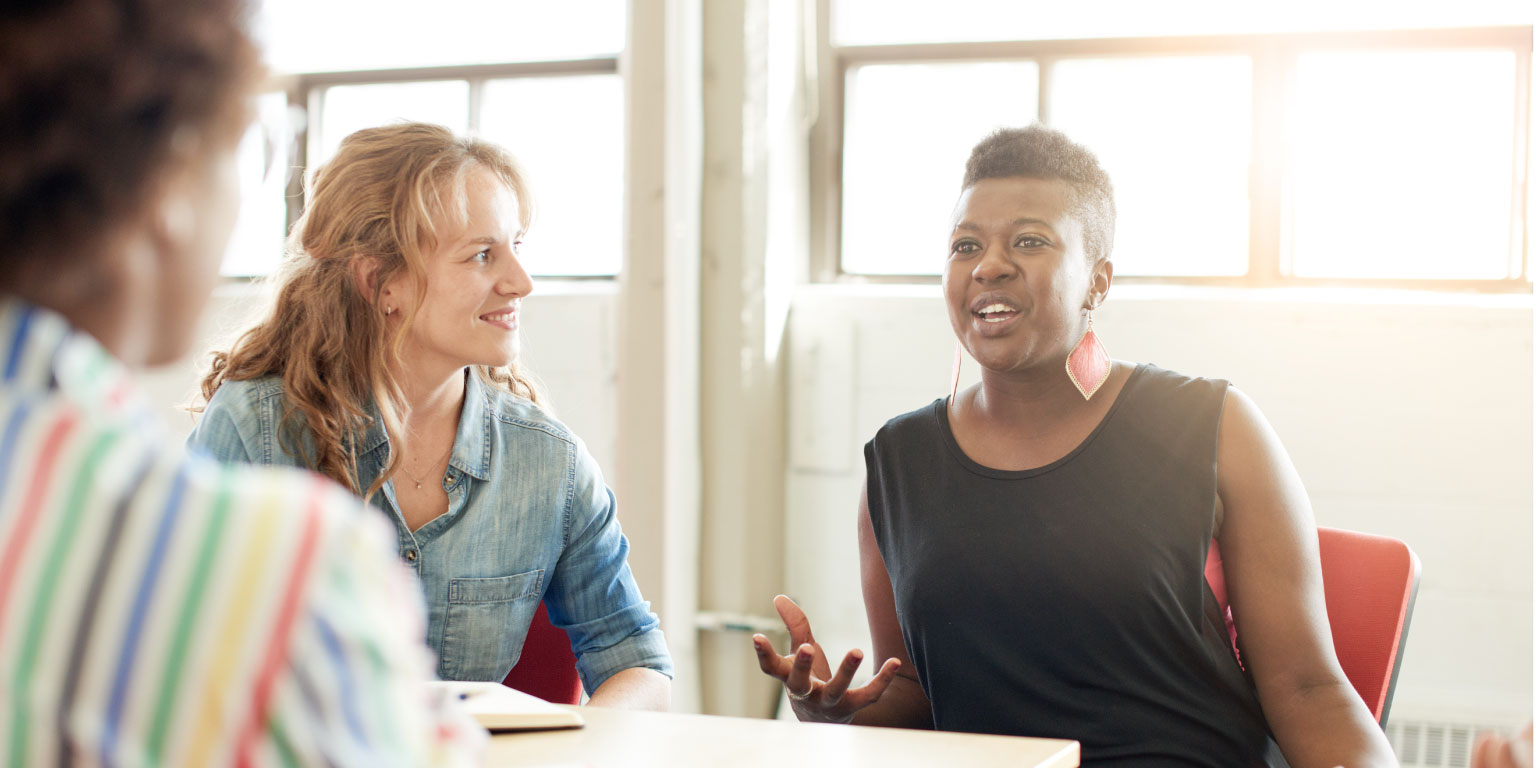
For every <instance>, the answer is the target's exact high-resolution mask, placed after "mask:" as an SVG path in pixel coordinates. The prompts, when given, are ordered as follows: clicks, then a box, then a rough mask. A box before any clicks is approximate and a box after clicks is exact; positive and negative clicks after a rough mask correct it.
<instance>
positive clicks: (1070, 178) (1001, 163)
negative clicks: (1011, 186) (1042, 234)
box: [960, 123, 1115, 264]
mask: <svg viewBox="0 0 1536 768" xmlns="http://www.w3.org/2000/svg"><path fill="white" fill-rule="evenodd" d="M1015 176H1022V177H1025V178H1032V179H1046V180H1055V181H1063V182H1066V183H1067V185H1068V186H1069V187H1071V189H1072V199H1071V201H1070V204H1071V205H1072V212H1073V214H1074V215H1075V216H1077V217H1078V220H1079V221H1081V222H1082V224H1083V247H1084V250H1086V251H1087V255H1088V260H1089V262H1090V263H1092V264H1098V263H1099V262H1101V261H1104V260H1106V259H1108V258H1109V254H1110V251H1111V250H1113V248H1114V245H1115V188H1114V185H1113V184H1112V183H1111V182H1110V180H1109V174H1108V173H1106V172H1105V171H1104V168H1103V167H1101V166H1100V165H1099V158H1098V157H1096V156H1094V154H1093V152H1092V150H1089V149H1088V148H1087V147H1085V146H1083V145H1081V144H1078V143H1077V142H1074V141H1072V140H1071V139H1069V138H1067V135H1066V134H1065V133H1062V132H1061V131H1058V130H1056V129H1054V128H1047V127H1045V126H1044V125H1041V124H1039V123H1035V124H1034V125H1031V126H1029V127H1027V128H1000V129H998V130H996V131H993V132H992V133H991V134H990V135H989V136H987V137H986V138H985V139H982V140H981V142H980V143H978V144H977V145H976V146H975V147H974V148H973V149H971V157H970V159H969V160H967V161H966V163H965V182H964V183H963V184H961V187H960V188H961V189H970V188H971V187H972V186H975V184H976V182H978V181H981V180H982V179H1004V178H1009V177H1015Z"/></svg>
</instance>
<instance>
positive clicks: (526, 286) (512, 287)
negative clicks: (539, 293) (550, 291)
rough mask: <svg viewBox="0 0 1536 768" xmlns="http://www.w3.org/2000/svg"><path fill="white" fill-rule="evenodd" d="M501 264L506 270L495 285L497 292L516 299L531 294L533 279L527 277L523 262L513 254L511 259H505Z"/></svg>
mask: <svg viewBox="0 0 1536 768" xmlns="http://www.w3.org/2000/svg"><path fill="white" fill-rule="evenodd" d="M502 263H503V264H505V265H506V269H505V270H503V271H502V274H501V279H500V280H499V281H497V283H496V290H497V291H498V292H500V293H501V294H503V295H506V296H516V297H518V298H522V297H524V296H527V295H528V294H530V293H533V278H532V277H530V276H529V275H528V270H526V269H524V268H523V261H522V259H519V258H518V257H517V254H516V253H515V252H514V253H513V254H512V256H511V258H508V259H505V260H504V261H503V262H502Z"/></svg>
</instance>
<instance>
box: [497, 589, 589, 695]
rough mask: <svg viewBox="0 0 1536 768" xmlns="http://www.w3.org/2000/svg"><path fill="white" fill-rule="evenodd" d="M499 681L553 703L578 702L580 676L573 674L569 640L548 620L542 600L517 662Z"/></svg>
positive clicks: (546, 609) (574, 669) (574, 660)
mask: <svg viewBox="0 0 1536 768" xmlns="http://www.w3.org/2000/svg"><path fill="white" fill-rule="evenodd" d="M501 684H502V685H505V686H507V687H508V688H516V689H517V690H519V691H522V692H523V693H529V694H533V695H534V696H537V697H539V698H541V699H543V700H545V701H549V702H553V703H555V704H580V703H581V677H580V676H578V675H577V674H576V654H575V653H574V652H572V651H571V639H570V637H568V636H567V635H566V634H565V630H563V629H561V628H559V627H557V626H555V625H554V624H551V623H550V621H549V609H548V608H547V607H545V605H544V604H543V603H539V610H538V612H536V613H534V615H533V622H532V623H530V624H529V625H528V639H527V640H525V641H523V653H522V655H521V656H519V657H518V658H517V665H516V666H514V667H512V671H511V672H508V673H507V677H506V679H505V680H502V681H501Z"/></svg>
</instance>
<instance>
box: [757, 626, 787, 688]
mask: <svg viewBox="0 0 1536 768" xmlns="http://www.w3.org/2000/svg"><path fill="white" fill-rule="evenodd" d="M752 650H754V651H756V652H757V666H758V667H760V668H762V670H763V674H766V675H768V676H770V677H773V678H775V679H777V680H778V681H779V682H781V683H782V682H784V680H785V679H786V678H788V677H789V662H788V661H787V660H785V658H784V657H783V656H780V655H779V654H778V653H777V652H776V651H774V650H773V642H772V641H770V640H769V639H768V638H767V637H765V636H763V635H753V636H752Z"/></svg>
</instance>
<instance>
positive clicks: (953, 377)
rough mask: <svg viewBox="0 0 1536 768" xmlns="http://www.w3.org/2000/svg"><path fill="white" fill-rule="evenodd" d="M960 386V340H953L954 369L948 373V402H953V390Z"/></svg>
mask: <svg viewBox="0 0 1536 768" xmlns="http://www.w3.org/2000/svg"><path fill="white" fill-rule="evenodd" d="M959 388H960V342H958V341H956V342H955V370H954V372H953V373H951V374H950V375H949V402H950V403H951V404H953V403H954V402H955V390H957V389H959Z"/></svg>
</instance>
